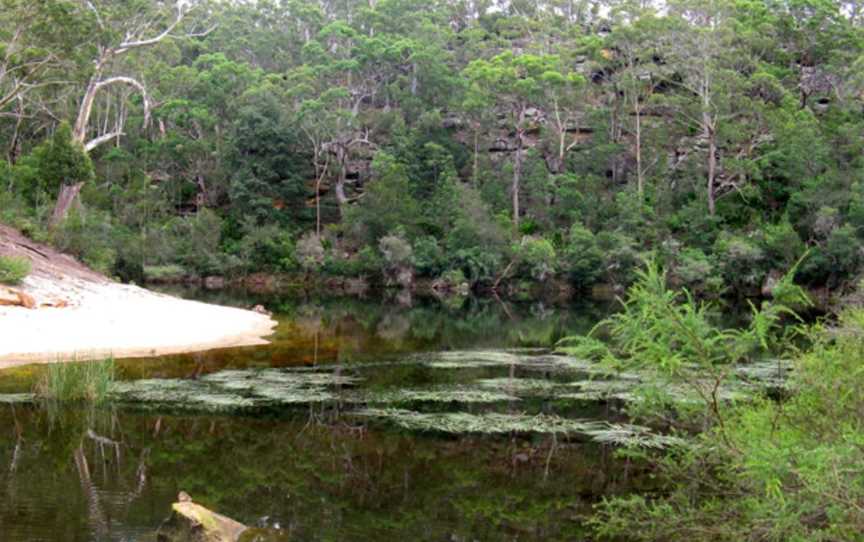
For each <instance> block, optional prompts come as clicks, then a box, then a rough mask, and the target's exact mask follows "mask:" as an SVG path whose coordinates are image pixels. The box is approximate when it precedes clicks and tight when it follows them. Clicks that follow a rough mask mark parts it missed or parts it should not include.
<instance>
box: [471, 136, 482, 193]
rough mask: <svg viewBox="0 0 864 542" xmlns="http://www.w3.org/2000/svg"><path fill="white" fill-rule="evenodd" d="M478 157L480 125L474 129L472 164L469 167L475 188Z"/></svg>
mask: <svg viewBox="0 0 864 542" xmlns="http://www.w3.org/2000/svg"><path fill="white" fill-rule="evenodd" d="M479 158H480V126H479V125H478V126H476V127H475V129H474V164H473V166H472V169H471V180H472V181H474V188H477V171H478V167H479Z"/></svg>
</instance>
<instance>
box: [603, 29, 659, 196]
mask: <svg viewBox="0 0 864 542" xmlns="http://www.w3.org/2000/svg"><path fill="white" fill-rule="evenodd" d="M632 16H633V14H632V13H626V14H625V17H628V18H629V17H632ZM637 17H638V16H637ZM657 22H658V21H657V20H656V19H655V18H654V17H653V16H650V15H649V16H648V17H644V18H638V19H637V20H636V21H635V22H633V23H632V24H622V25H620V26H619V27H616V28H615V30H614V31H613V32H612V34H611V35H610V36H609V45H610V47H611V49H612V50H613V51H615V53H614V57H613V58H612V59H611V64H612V67H611V71H612V75H611V76H610V80H611V82H612V84H613V86H614V90H615V92H616V94H618V95H620V96H621V97H622V99H623V101H624V102H625V107H627V108H628V109H629V111H630V114H629V115H626V116H625V118H626V117H632V127H631V126H629V125H626V124H629V123H625V127H624V129H625V130H627V131H629V132H630V133H631V134H632V136H633V143H634V144H633V147H634V150H633V153H634V155H635V158H636V190H637V192H638V193H639V196H640V197H642V196H643V195H644V191H645V174H646V172H647V170H648V169H649V168H648V166H646V165H645V163H644V162H645V161H644V152H643V141H644V137H643V136H644V130H643V122H642V121H643V115H644V110H645V107H646V106H647V105H648V101H649V100H650V99H651V97H652V95H653V94H654V90H655V87H656V85H657V84H658V83H659V77H658V74H657V73H656V72H657V71H658V69H657V68H658V66H656V64H655V61H654V56H655V54H656V49H655V48H656V45H657V43H656V36H657V30H658V28H657V26H658V25H657Z"/></svg>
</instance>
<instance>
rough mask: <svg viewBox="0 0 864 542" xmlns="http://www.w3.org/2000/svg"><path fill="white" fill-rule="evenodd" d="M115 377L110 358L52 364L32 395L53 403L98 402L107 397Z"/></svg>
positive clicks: (112, 361) (113, 366) (112, 362)
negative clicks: (34, 394)
mask: <svg viewBox="0 0 864 542" xmlns="http://www.w3.org/2000/svg"><path fill="white" fill-rule="evenodd" d="M114 377H115V364H114V359H113V358H106V359H104V360H98V361H83V362H77V361H73V362H59V363H52V364H50V365H48V367H47V369H46V371H45V373H44V375H43V377H42V379H41V380H40V381H39V382H38V383H37V384H36V387H35V390H34V392H35V393H36V395H37V396H38V397H41V398H43V399H50V400H54V401H89V402H93V403H101V402H102V401H104V400H105V398H106V397H107V395H108V391H109V389H110V387H111V384H112V383H113V382H114Z"/></svg>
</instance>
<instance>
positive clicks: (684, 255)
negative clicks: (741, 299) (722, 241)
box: [671, 248, 723, 294]
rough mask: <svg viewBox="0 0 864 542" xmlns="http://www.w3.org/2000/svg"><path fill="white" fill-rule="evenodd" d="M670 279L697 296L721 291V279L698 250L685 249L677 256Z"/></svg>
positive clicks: (708, 259) (703, 254) (711, 264)
mask: <svg viewBox="0 0 864 542" xmlns="http://www.w3.org/2000/svg"><path fill="white" fill-rule="evenodd" d="M671 278H672V279H673V281H674V282H675V283H677V284H678V285H680V286H683V287H685V288H688V289H689V290H691V291H692V292H695V293H699V294H719V293H720V291H721V290H722V289H723V278H722V277H720V275H719V274H718V273H717V271H716V269H715V266H714V263H713V262H712V261H711V259H710V258H709V257H708V256H706V255H705V253H704V252H702V251H701V250H699V249H698V248H686V249H684V250H682V251H681V252H680V253H679V254H678V255H677V257H676V261H675V265H674V268H673V270H672V277H671Z"/></svg>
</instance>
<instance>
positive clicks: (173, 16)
mask: <svg viewBox="0 0 864 542" xmlns="http://www.w3.org/2000/svg"><path fill="white" fill-rule="evenodd" d="M85 4H86V7H87V9H88V10H90V12H91V14H92V15H91V16H92V19H93V22H94V23H95V25H94V35H93V36H92V38H93V39H92V41H91V42H90V45H89V46H88V52H90V54H91V55H92V62H93V65H92V68H91V71H90V75H89V79H88V81H87V85H86V88H85V90H84V94H83V96H82V97H81V102H80V105H79V106H78V114H77V117H76V120H75V124H74V126H73V135H74V137H75V139H77V140H78V141H79V142H81V143H82V144H83V145H84V148H85V149H86V150H87V151H91V150H93V149H95V148H96V147H98V146H99V145H102V144H104V143H106V142H108V141H111V140H112V139H115V138H117V137H119V136H121V135H123V131H124V129H125V126H124V122H125V119H123V118H122V117H119V118H118V119H117V123H116V124H115V125H114V126H113V127H111V128H110V129H109V130H108V131H105V133H99V134H92V133H91V131H92V127H91V126H90V117H91V114H92V112H93V104H94V101H95V100H96V96H97V95H98V94H99V92H100V91H102V90H103V89H105V88H107V87H109V86H112V85H129V86H131V87H133V88H135V89H136V90H137V91H138V92H139V93H140V94H141V98H142V103H143V108H144V122H145V125H146V124H147V122H148V121H149V117H150V109H151V105H152V104H151V102H150V98H149V96H148V92H147V87H146V85H145V84H144V83H142V82H141V81H139V80H138V79H136V78H135V77H133V76H131V75H127V74H116V75H111V74H112V73H113V72H114V71H115V70H117V71H120V69H122V68H124V67H123V66H121V65H120V64H119V59H120V58H121V57H123V56H125V55H126V54H128V53H130V52H132V51H135V50H139V49H144V48H148V47H153V46H156V45H158V44H160V43H162V42H164V41H166V40H170V39H174V38H178V37H193V36H203V35H205V34H206V33H207V31H206V30H204V29H203V28H197V29H189V30H185V29H184V28H183V25H184V23H185V22H186V21H187V19H188V18H189V14H190V13H191V12H193V11H194V9H195V7H196V5H195V4H193V3H191V2H189V1H186V0H176V1H164V2H151V1H148V0H133V1H123V2H116V1H110V0H104V1H102V2H100V1H99V0H85Z"/></svg>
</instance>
